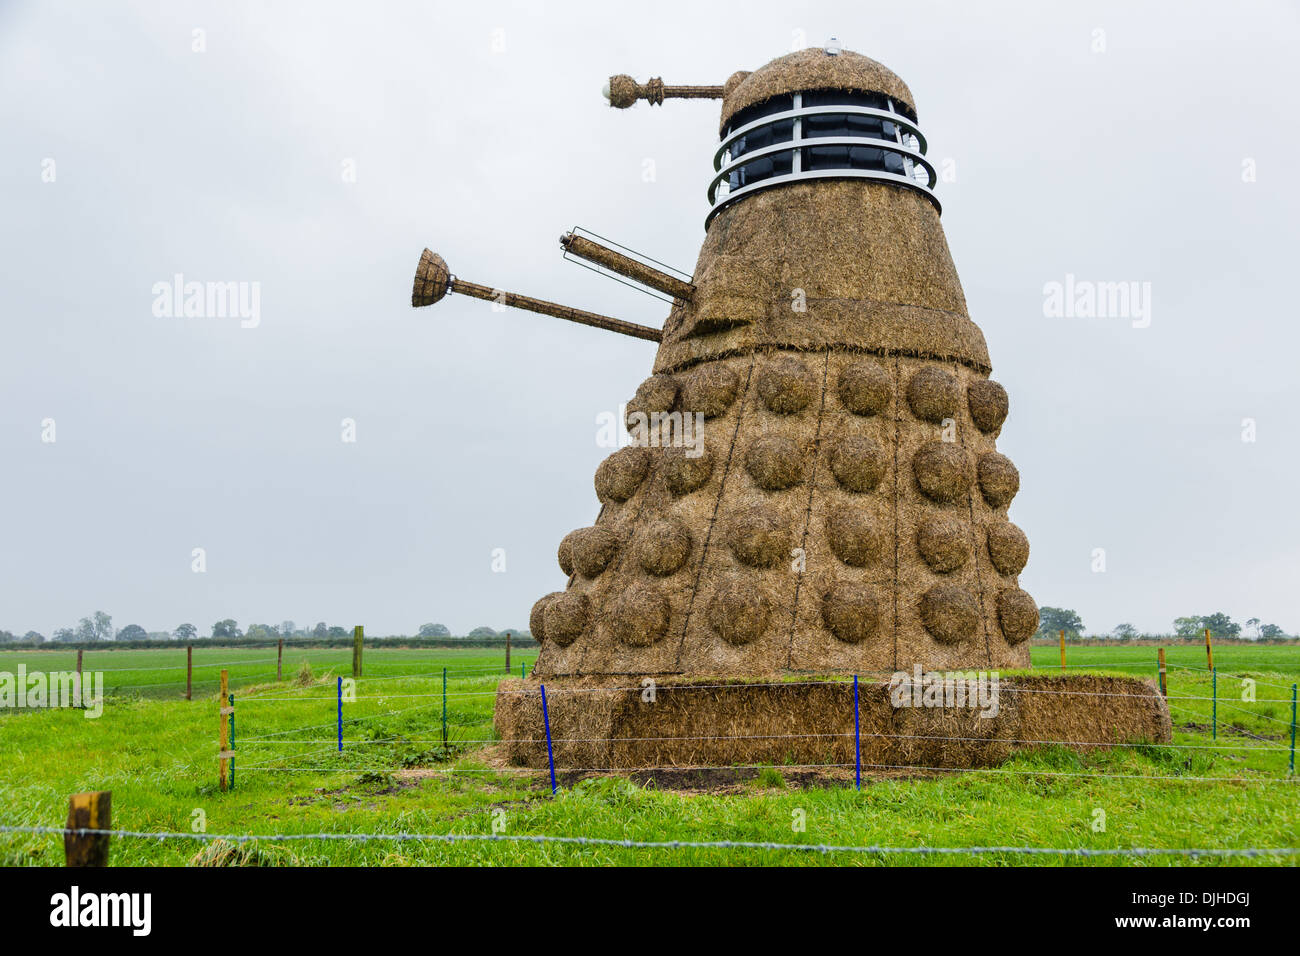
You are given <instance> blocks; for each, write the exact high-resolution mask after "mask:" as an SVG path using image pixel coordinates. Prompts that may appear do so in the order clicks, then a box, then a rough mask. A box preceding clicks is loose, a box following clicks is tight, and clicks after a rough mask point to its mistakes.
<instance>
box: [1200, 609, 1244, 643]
mask: <svg viewBox="0 0 1300 956" xmlns="http://www.w3.org/2000/svg"><path fill="white" fill-rule="evenodd" d="M1201 627H1202V628H1203V629H1208V630H1209V632H1210V636H1211V637H1236V636H1237V635H1238V634H1240V633H1241V625H1240V624H1237V623H1236V622H1234V621H1233V620H1232V618H1230V617H1228V615H1226V614H1224V613H1223V612H1222V611H1215V612H1214V613H1213V614H1207V615H1205V617H1203V618H1201Z"/></svg>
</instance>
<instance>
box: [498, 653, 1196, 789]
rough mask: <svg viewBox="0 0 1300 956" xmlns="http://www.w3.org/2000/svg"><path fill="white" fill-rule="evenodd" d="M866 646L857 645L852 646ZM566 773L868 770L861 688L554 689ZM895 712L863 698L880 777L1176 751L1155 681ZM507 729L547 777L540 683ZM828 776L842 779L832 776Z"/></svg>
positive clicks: (1102, 682) (504, 708)
mask: <svg viewBox="0 0 1300 956" xmlns="http://www.w3.org/2000/svg"><path fill="white" fill-rule="evenodd" d="M843 646H845V647H852V646H853V645H843ZM546 695H547V704H548V713H549V717H550V724H551V735H552V739H553V752H554V757H555V763H556V768H557V771H558V772H559V773H560V774H561V775H564V774H565V773H566V771H568V770H569V769H570V768H620V767H625V768H631V767H661V768H665V769H667V768H672V767H715V768H721V767H727V766H732V765H735V764H765V763H766V764H775V765H778V766H779V765H781V764H792V763H797V764H824V765H834V764H838V765H839V766H840V767H843V766H845V765H850V766H851V765H852V764H853V762H854V747H855V737H854V692H853V684H852V682H850V681H824V680H823V681H817V680H816V679H815V678H814V682H791V683H780V684H770V683H763V684H754V683H747V682H744V681H741V680H737V679H734V678H733V679H725V678H717V677H715V676H706V675H701V676H699V677H696V678H681V677H673V676H671V675H659V676H658V677H657V678H656V690H655V696H654V699H653V700H648V699H646V698H645V697H643V695H642V692H641V687H640V686H639V684H638V683H637V682H632V681H625V682H623V683H620V684H618V686H616V687H612V686H609V685H602V684H601V683H600V682H598V681H597V680H596V679H574V678H561V679H552V680H547V682H546ZM903 703H905V706H897V707H896V706H894V701H893V700H891V694H890V687H889V684H888V682H872V681H870V680H865V681H863V682H862V683H861V684H860V687H859V701H858V708H857V710H858V715H859V721H860V730H859V732H858V736H857V742H858V743H859V745H860V747H861V754H862V762H863V765H864V768H866V769H867V770H868V771H870V770H871V769H873V768H874V767H882V766H887V767H897V766H915V767H918V768H953V769H961V768H973V767H992V766H997V765H998V764H999V763H1001V762H1002V761H1004V760H1005V759H1006V758H1007V757H1008V756H1009V755H1010V754H1011V753H1013V752H1015V751H1021V750H1035V749H1038V748H1041V747H1044V746H1049V745H1051V744H1056V745H1058V746H1066V747H1069V748H1070V749H1072V750H1076V751H1081V752H1087V751H1094V750H1105V749H1107V748H1109V747H1112V746H1116V745H1132V744H1148V743H1150V744H1162V743H1169V742H1170V741H1171V740H1172V736H1173V734H1172V724H1171V721H1170V718H1169V710H1168V707H1167V706H1166V704H1165V702H1164V698H1163V697H1162V696H1161V695H1160V693H1159V691H1158V690H1157V689H1156V687H1155V685H1154V683H1153V682H1152V681H1150V680H1142V679H1137V678H1131V677H1094V676H1084V675H1075V674H1071V675H1062V676H1045V675H1027V676H1016V677H1013V678H1004V679H1002V680H1001V681H1000V682H999V687H998V708H997V713H996V714H993V715H983V716H982V713H983V712H982V710H981V708H980V706H979V704H978V702H977V701H970V702H968V703H967V704H966V705H965V706H941V707H916V706H911V705H910V702H908V701H907V699H906V698H905V699H904V701H903ZM494 722H495V725H496V728H497V731H498V733H499V734H500V735H501V738H502V743H501V748H502V752H503V756H504V758H505V759H506V761H507V762H508V763H509V764H511V765H514V766H522V767H534V768H537V769H538V770H540V771H542V772H545V769H546V767H547V749H546V737H545V729H544V724H543V721H542V706H541V694H540V693H539V692H538V681H537V680H536V679H530V680H527V681H524V680H520V679H519V678H511V679H506V680H503V681H502V682H501V683H500V685H499V688H498V694H497V700H496V712H495V718H494ZM827 772H828V775H831V776H834V775H837V774H839V773H841V771H835V770H831V769H829V768H828V771H827Z"/></svg>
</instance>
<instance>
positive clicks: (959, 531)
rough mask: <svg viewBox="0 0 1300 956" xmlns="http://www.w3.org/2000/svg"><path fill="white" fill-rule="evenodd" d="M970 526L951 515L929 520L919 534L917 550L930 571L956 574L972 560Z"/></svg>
mask: <svg viewBox="0 0 1300 956" xmlns="http://www.w3.org/2000/svg"><path fill="white" fill-rule="evenodd" d="M970 539H971V532H970V525H968V524H967V523H966V522H965V521H962V520H960V519H959V518H956V517H954V516H953V515H949V514H937V515H933V516H932V517H930V518H927V519H926V520H925V522H924V523H923V524H922V525H921V527H920V528H919V529H918V530H917V534H916V548H917V550H918V551H920V552H921V557H923V558H924V559H925V563H926V564H928V565H929V566H930V567H931V569H933V570H935V571H938V572H940V573H946V572H948V571H955V570H957V569H958V568H960V567H961V566H962V565H964V564H965V563H966V561H967V559H969V558H970V553H971V546H970Z"/></svg>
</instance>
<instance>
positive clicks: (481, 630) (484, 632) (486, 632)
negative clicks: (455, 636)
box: [467, 627, 498, 637]
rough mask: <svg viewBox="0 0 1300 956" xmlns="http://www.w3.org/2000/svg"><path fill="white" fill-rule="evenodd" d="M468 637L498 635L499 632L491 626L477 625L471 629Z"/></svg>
mask: <svg viewBox="0 0 1300 956" xmlns="http://www.w3.org/2000/svg"><path fill="white" fill-rule="evenodd" d="M467 636H468V637H497V636H498V635H497V632H496V631H494V630H492V628H490V627H476V628H474V630H472V631H470V632H469V634H468V635H467Z"/></svg>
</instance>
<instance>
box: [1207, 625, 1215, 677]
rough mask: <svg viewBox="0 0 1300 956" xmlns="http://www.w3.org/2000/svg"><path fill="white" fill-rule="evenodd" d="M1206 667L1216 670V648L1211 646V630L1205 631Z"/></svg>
mask: <svg viewBox="0 0 1300 956" xmlns="http://www.w3.org/2000/svg"><path fill="white" fill-rule="evenodd" d="M1205 667H1206V669H1207V670H1214V648H1213V647H1211V646H1210V629H1209V628H1208V627H1207V628H1206V629H1205Z"/></svg>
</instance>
